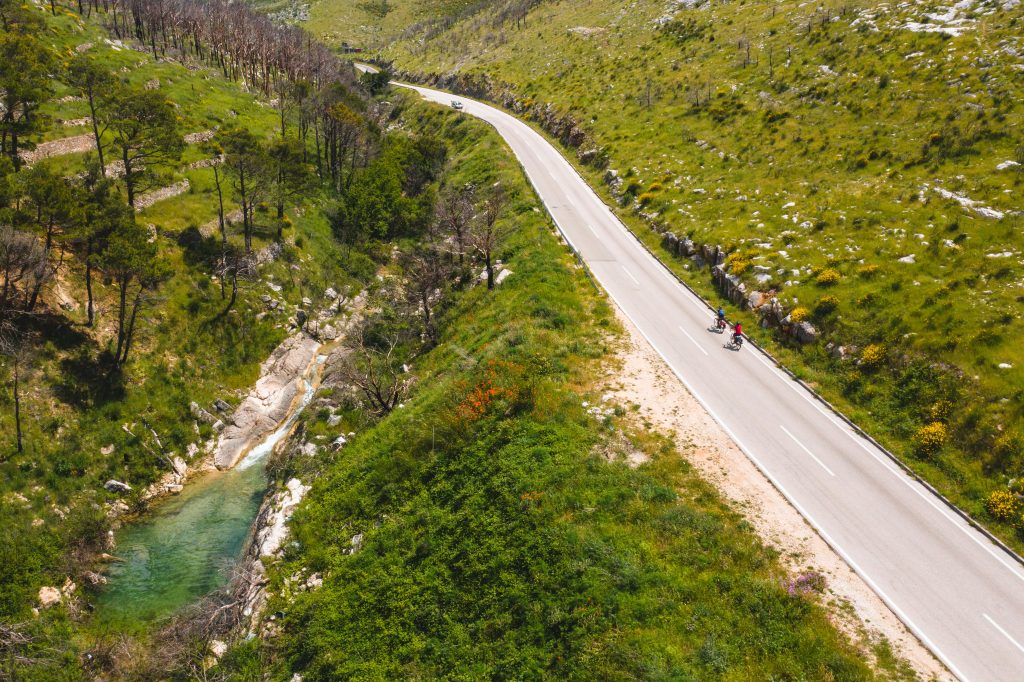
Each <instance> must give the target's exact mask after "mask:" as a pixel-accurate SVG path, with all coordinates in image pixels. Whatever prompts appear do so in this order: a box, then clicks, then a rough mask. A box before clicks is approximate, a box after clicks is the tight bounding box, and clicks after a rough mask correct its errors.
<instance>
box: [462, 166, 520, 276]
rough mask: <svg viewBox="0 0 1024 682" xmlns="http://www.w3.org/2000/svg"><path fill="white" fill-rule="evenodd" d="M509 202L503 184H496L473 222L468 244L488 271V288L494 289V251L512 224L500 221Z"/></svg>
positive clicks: (503, 239) (509, 230)
mask: <svg viewBox="0 0 1024 682" xmlns="http://www.w3.org/2000/svg"><path fill="white" fill-rule="evenodd" d="M507 204H508V195H507V194H506V193H505V190H504V188H503V187H502V186H501V185H497V184H496V185H495V186H494V189H493V190H492V191H491V192H490V194H489V196H488V197H487V199H486V200H485V201H484V207H483V211H482V212H481V213H480V214H479V215H478V216H476V220H474V221H473V223H472V224H471V228H470V231H469V239H468V244H469V247H470V248H471V249H472V250H473V252H474V253H476V255H477V256H478V257H479V258H480V260H482V261H483V264H484V269H485V270H486V271H487V288H488V289H494V252H495V251H496V250H497V249H498V247H499V246H500V245H501V243H502V242H503V241H505V238H506V237H507V236H508V234H509V233H510V232H511V231H512V226H511V225H509V224H508V223H500V224H499V219H500V218H501V215H502V213H504V212H505V206H506V205H507Z"/></svg>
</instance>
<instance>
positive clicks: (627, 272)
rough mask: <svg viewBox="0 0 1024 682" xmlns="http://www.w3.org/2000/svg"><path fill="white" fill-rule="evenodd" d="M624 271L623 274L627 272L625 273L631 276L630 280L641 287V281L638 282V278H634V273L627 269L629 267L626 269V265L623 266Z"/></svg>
mask: <svg viewBox="0 0 1024 682" xmlns="http://www.w3.org/2000/svg"><path fill="white" fill-rule="evenodd" d="M622 270H623V272H625V273H626V274H627V275H629V278H630V279H631V280H633V283H634V284H636V285H637V286H640V280H638V279H637V278H636V277H634V276H633V273H632V272H630V271H629V268H627V267H626V266H625V265H623V266H622Z"/></svg>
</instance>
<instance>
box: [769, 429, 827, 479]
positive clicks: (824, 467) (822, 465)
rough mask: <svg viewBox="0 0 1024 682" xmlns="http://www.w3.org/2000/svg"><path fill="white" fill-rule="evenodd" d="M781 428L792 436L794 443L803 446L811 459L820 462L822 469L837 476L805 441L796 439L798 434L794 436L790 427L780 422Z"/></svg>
mask: <svg viewBox="0 0 1024 682" xmlns="http://www.w3.org/2000/svg"><path fill="white" fill-rule="evenodd" d="M779 428H780V429H782V430H783V432H784V433H785V434H786V435H787V436H789V437H790V438H792V439H793V442H794V443H796V444H797V445H799V446H800V447H801V448H803V451H804V452H806V453H807V454H808V455H810V456H811V459H813V460H814V461H815V462H817V463H818V464H820V465H821V468H822V469H824V470H825V471H827V472H828V475H829V476H835V474H834V473H832V470H831V469H829V468H828V467H827V466H825V463H824V462H822V461H821V460H820V459H818V458H817V457H816V456H815V455H814V453H813V452H811V451H810V450H808V449H807V446H806V445H804V444H803V443H801V442H800V441H798V440H797V439H796V436H794V435H793V434H792V433H790V432H789V429H787V428H786V427H785V426H783V425H782V424H779Z"/></svg>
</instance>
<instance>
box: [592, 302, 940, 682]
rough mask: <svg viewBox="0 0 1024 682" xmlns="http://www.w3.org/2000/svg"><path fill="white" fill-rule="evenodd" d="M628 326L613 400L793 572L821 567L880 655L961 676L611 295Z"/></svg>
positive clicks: (847, 627)
mask: <svg viewBox="0 0 1024 682" xmlns="http://www.w3.org/2000/svg"><path fill="white" fill-rule="evenodd" d="M612 306H613V307H614V309H615V313H616V316H617V317H618V319H619V322H620V324H621V325H622V327H623V329H624V331H625V332H626V333H625V334H623V335H622V336H621V337H620V338H621V341H619V342H618V344H617V347H616V349H615V353H614V360H613V361H612V362H610V363H609V364H608V365H607V367H606V374H605V376H603V377H601V380H600V381H599V382H598V384H597V385H598V386H600V387H601V390H602V391H603V392H604V393H606V394H610V395H611V398H612V400H613V401H614V402H616V403H618V404H621V405H623V406H626V407H631V406H637V407H638V409H637V410H636V412H635V414H636V415H637V417H638V421H639V422H640V424H642V425H644V426H646V427H648V428H653V429H655V430H657V431H660V432H662V433H665V434H668V435H672V436H674V438H675V441H676V445H677V448H678V449H679V451H680V453H681V454H682V455H683V456H684V457H686V459H687V460H688V461H689V462H690V464H692V465H693V466H694V468H695V469H696V470H697V471H698V473H699V474H700V475H701V476H702V477H703V478H704V479H705V480H707V481H708V482H709V483H711V484H712V485H713V486H714V487H715V488H716V489H718V490H719V491H720V492H721V493H722V495H724V496H725V497H726V498H727V499H728V500H729V501H730V503H731V504H732V506H733V508H734V509H736V510H737V511H738V512H739V513H741V514H742V515H743V516H744V518H746V520H747V521H748V522H749V523H750V524H751V525H752V526H753V528H754V530H755V532H756V533H757V534H758V536H759V537H760V538H761V539H762V541H763V542H764V543H765V544H766V545H768V546H770V547H772V548H774V549H775V550H776V551H778V552H779V555H780V559H781V562H782V564H783V566H784V567H785V568H786V569H788V570H789V571H790V572H791V573H793V574H796V573H801V572H807V571H811V570H813V571H817V572H818V573H821V574H823V575H824V576H825V577H826V579H827V583H828V588H827V590H826V593H825V599H824V602H825V606H826V607H827V609H828V611H829V614H830V616H831V617H832V619H833V621H834V622H835V624H836V625H837V627H839V628H840V630H841V631H843V632H844V633H845V634H847V635H848V636H849V637H850V638H851V640H852V641H853V642H855V643H856V644H857V645H858V646H860V647H861V648H862V649H863V650H864V651H865V654H866V655H868V656H874V653H873V652H875V651H876V648H877V646H878V645H879V644H880V643H882V642H883V641H887V642H888V643H889V646H890V647H891V649H892V651H893V653H894V654H895V655H896V656H897V657H898V658H900V659H903V660H904V661H905V662H906V663H907V664H908V665H909V666H910V667H911V668H912V669H913V671H914V672H915V673H916V674H917V675H918V677H919V678H921V679H934V680H942V681H945V680H955V679H956V678H955V677H953V675H951V674H950V673H949V671H948V670H946V668H945V667H944V666H943V665H942V663H940V662H939V661H938V660H937V659H936V658H935V657H934V656H933V655H932V654H931V652H930V651H928V649H927V648H926V647H925V646H924V645H923V644H922V643H921V642H920V641H919V640H918V639H917V638H916V637H915V636H914V635H913V634H912V633H911V632H910V631H909V630H908V629H907V628H906V626H904V625H903V623H902V622H901V621H900V620H899V619H898V618H897V617H896V616H895V615H894V614H893V613H892V611H890V610H889V608H888V607H887V606H886V605H885V603H884V602H883V601H882V600H881V598H879V597H878V595H877V594H875V593H874V591H872V589H871V588H870V587H869V586H868V585H867V583H865V582H864V581H863V580H862V579H861V578H860V577H859V576H858V575H857V574H856V573H855V572H854V571H853V570H852V569H851V568H850V567H849V566H848V565H847V564H846V562H844V561H843V559H842V558H841V557H840V556H839V555H838V554H836V553H835V552H834V551H833V550H832V549H831V548H830V547H829V546H828V544H827V543H826V542H825V541H824V540H823V539H822V538H821V537H820V536H819V535H818V534H817V532H815V530H814V529H813V528H812V527H811V526H810V525H809V524H808V523H807V522H806V521H805V520H804V518H803V517H802V516H801V515H800V513H799V512H798V511H797V510H796V509H795V508H794V507H793V506H792V505H790V504H789V502H788V501H787V500H786V499H785V497H783V495H782V493H780V492H779V491H778V489H777V488H775V487H774V486H773V485H772V483H771V482H770V481H769V480H768V479H767V478H765V476H764V475H763V474H762V473H761V472H760V471H759V470H758V469H757V468H756V467H755V466H754V464H753V463H752V462H751V461H750V460H749V459H748V458H747V457H746V455H744V454H743V452H742V451H741V450H740V449H739V447H737V446H736V444H735V443H733V442H732V440H731V439H730V438H729V437H728V436H727V435H726V434H725V432H724V431H723V430H722V429H721V427H719V426H718V424H717V423H716V422H715V421H714V419H712V417H711V415H709V414H708V413H707V411H706V410H705V409H704V408H703V407H702V406H701V405H700V403H699V402H698V401H697V400H696V398H694V396H693V395H692V394H691V393H690V392H689V391H688V390H687V389H686V387H685V386H683V385H682V383H681V382H679V381H678V380H677V379H676V377H675V375H674V374H673V373H672V371H671V369H670V368H669V367H668V365H666V364H665V361H664V360H662V358H661V357H660V356H659V355H658V354H657V352H655V350H654V349H653V348H652V347H651V346H650V344H649V343H648V342H647V340H646V339H644V337H643V335H642V334H641V333H640V331H639V330H638V329H637V328H636V326H635V325H634V324H633V323H632V322H630V321H629V319H628V318H627V317H626V316H625V315H624V314H623V313H622V311H621V310H620V309H619V308H618V307H617V306H615V305H614V303H612Z"/></svg>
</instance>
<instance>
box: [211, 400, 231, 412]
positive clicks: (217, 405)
mask: <svg viewBox="0 0 1024 682" xmlns="http://www.w3.org/2000/svg"><path fill="white" fill-rule="evenodd" d="M213 407H214V409H215V410H218V411H220V412H230V411H231V405H230V403H228V402H226V401H224V400H221V399H220V398H217V399H216V400H214V401H213Z"/></svg>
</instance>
